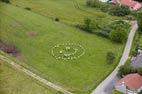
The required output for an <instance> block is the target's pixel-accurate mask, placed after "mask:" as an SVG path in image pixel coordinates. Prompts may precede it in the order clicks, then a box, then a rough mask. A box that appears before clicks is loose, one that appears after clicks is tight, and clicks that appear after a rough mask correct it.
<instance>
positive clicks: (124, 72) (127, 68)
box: [117, 65, 137, 77]
mask: <svg viewBox="0 0 142 94" xmlns="http://www.w3.org/2000/svg"><path fill="white" fill-rule="evenodd" d="M130 73H137V70H136V69H134V68H133V67H131V66H127V65H123V66H121V67H120V68H119V71H118V73H117V76H119V77H123V76H125V75H127V74H130Z"/></svg>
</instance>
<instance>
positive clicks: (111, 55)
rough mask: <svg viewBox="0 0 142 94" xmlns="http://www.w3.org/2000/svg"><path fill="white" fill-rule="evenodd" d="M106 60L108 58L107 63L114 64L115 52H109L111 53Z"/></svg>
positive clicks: (108, 53)
mask: <svg viewBox="0 0 142 94" xmlns="http://www.w3.org/2000/svg"><path fill="white" fill-rule="evenodd" d="M106 58H107V62H108V63H109V64H112V63H113V62H114V60H115V54H114V53H113V52H111V51H109V52H107V56H106Z"/></svg>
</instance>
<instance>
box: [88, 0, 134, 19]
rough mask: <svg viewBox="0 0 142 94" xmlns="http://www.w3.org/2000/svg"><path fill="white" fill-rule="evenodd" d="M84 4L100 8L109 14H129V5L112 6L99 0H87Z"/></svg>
mask: <svg viewBox="0 0 142 94" xmlns="http://www.w3.org/2000/svg"><path fill="white" fill-rule="evenodd" d="M86 5H87V6H89V7H93V8H97V9H100V10H101V11H103V12H108V13H109V14H110V15H114V16H126V15H129V14H131V11H130V9H129V7H127V6H119V5H115V6H113V5H112V4H109V3H102V2H100V1H99V0H87V1H86Z"/></svg>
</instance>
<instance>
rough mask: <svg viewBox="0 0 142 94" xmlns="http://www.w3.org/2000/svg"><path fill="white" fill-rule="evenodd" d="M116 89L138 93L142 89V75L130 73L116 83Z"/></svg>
mask: <svg viewBox="0 0 142 94" xmlns="http://www.w3.org/2000/svg"><path fill="white" fill-rule="evenodd" d="M115 89H116V90H118V91H120V92H122V93H124V94H138V93H139V92H140V91H141V90H142V76H141V75H139V74H138V73H134V74H128V75H126V76H124V77H123V78H122V79H120V80H118V81H117V82H116V83H115Z"/></svg>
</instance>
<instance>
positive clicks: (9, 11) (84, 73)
mask: <svg viewBox="0 0 142 94" xmlns="http://www.w3.org/2000/svg"><path fill="white" fill-rule="evenodd" d="M23 1H24V0H23ZM38 1H39V0H38ZM21 2H22V1H21ZM0 6H1V8H0V17H1V19H0V20H1V21H0V23H1V24H0V28H1V29H0V37H1V39H2V40H3V41H7V42H11V43H13V44H15V45H16V46H17V47H18V48H19V49H20V50H21V52H22V54H23V55H24V57H23V58H24V62H25V63H27V64H29V65H31V66H32V67H34V68H36V69H37V70H39V71H40V72H42V73H44V74H45V75H47V79H49V80H50V81H52V82H55V83H58V84H60V85H62V86H64V87H66V88H68V89H69V90H70V91H75V92H82V93H84V92H88V90H91V89H93V88H94V87H96V86H97V85H98V83H99V82H100V81H101V80H102V79H103V78H104V77H105V76H106V75H107V74H109V72H110V71H112V70H113V68H114V67H115V64H116V62H115V64H113V65H107V64H106V60H105V57H106V53H107V52H108V51H109V50H112V51H114V52H115V53H116V56H117V60H118V57H119V56H120V55H121V52H122V49H123V46H122V45H119V44H114V43H112V42H111V41H109V40H107V39H103V38H101V37H98V36H95V35H91V34H88V33H85V32H82V31H80V30H78V29H75V28H72V27H68V26H66V25H63V24H60V23H56V22H53V21H52V20H50V19H48V18H45V17H43V16H40V15H38V14H34V13H32V12H28V11H26V10H22V9H19V8H16V7H13V6H11V5H6V4H3V3H1V4H0ZM30 31H35V32H37V33H38V35H37V36H35V37H29V36H28V35H27V32H30ZM68 42H72V43H79V44H81V45H82V46H83V47H84V48H85V50H86V54H85V55H84V56H82V57H81V58H79V59H77V60H73V61H68V62H67V61H60V60H56V59H55V58H54V57H52V55H51V50H52V47H54V46H55V45H56V44H60V43H68Z"/></svg>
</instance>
